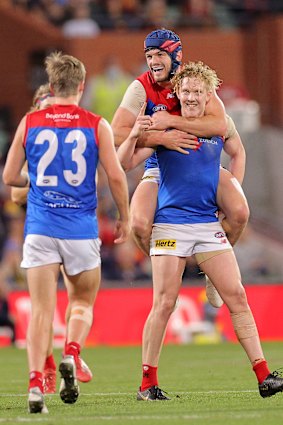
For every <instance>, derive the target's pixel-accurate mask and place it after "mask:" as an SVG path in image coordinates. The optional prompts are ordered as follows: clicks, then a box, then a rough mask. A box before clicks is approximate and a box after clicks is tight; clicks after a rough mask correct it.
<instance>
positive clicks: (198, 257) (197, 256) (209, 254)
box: [195, 248, 232, 264]
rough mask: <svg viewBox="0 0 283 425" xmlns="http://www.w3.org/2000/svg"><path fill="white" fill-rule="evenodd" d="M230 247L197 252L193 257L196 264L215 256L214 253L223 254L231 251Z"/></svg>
mask: <svg viewBox="0 0 283 425" xmlns="http://www.w3.org/2000/svg"><path fill="white" fill-rule="evenodd" d="M231 250H232V248H228V249H219V250H216V251H208V252H197V253H195V259H196V261H197V264H201V263H203V262H204V261H206V260H210V259H211V258H213V257H216V255H220V254H223V253H225V252H229V251H231Z"/></svg>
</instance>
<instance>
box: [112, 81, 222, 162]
mask: <svg viewBox="0 0 283 425" xmlns="http://www.w3.org/2000/svg"><path fill="white" fill-rule="evenodd" d="M145 102H146V93H145V89H144V87H143V85H142V84H141V83H140V82H139V81H137V80H135V81H134V82H133V83H132V84H131V85H130V86H129V87H128V89H127V91H126V93H125V95H124V97H123V100H122V102H121V104H120V106H119V108H118V109H117V111H116V112H115V114H114V117H113V120H112V122H111V127H112V130H113V133H114V139H115V145H116V146H120V145H122V144H123V143H124V140H126V139H127V137H128V136H129V134H130V131H131V129H132V128H133V126H134V124H135V121H136V118H137V116H138V115H139V112H140V109H141V106H142V105H143V104H144V103H145ZM167 115H169V114H167ZM166 128H167V127H166ZM162 130H163V129H162ZM214 134H216V133H214ZM136 145H137V147H149V148H154V147H156V146H159V145H163V146H165V147H166V148H167V149H173V150H177V151H179V152H182V153H184V154H187V152H186V151H185V150H184V148H188V149H195V148H196V147H197V145H198V141H197V139H196V137H195V136H194V135H192V134H188V133H187V132H185V131H179V130H172V131H170V132H164V131H158V130H152V129H150V131H144V132H142V134H140V136H139V137H138V140H137V141H136Z"/></svg>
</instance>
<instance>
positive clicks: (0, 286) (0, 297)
mask: <svg viewBox="0 0 283 425" xmlns="http://www.w3.org/2000/svg"><path fill="white" fill-rule="evenodd" d="M0 327H5V328H8V329H9V330H10V332H11V344H15V341H16V333H15V323H14V320H13V318H12V316H11V314H10V307H9V302H8V288H7V286H6V284H5V281H4V279H3V276H2V270H0Z"/></svg>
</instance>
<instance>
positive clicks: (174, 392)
mask: <svg viewBox="0 0 283 425" xmlns="http://www.w3.org/2000/svg"><path fill="white" fill-rule="evenodd" d="M257 392H258V390H223V391H214V390H211V391H170V394H174V395H180V394H182V395H190V394H192V395H193V394H242V393H257ZM131 394H135V393H134V392H127V393H122V392H118V393H117V392H116V393H96V392H95V393H80V395H81V396H86V397H93V396H103V397H104V396H105V397H107V396H124V395H131ZM26 396H27V394H8V393H2V394H1V393H0V397H26ZM56 396H58V394H47V397H56Z"/></svg>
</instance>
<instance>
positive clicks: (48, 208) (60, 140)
mask: <svg viewBox="0 0 283 425" xmlns="http://www.w3.org/2000/svg"><path fill="white" fill-rule="evenodd" d="M100 119H101V117H100V116H98V115H95V114H93V113H91V112H88V111H86V110H85V109H82V108H80V107H78V106H76V105H53V106H51V107H50V108H47V109H44V110H42V111H37V112H32V113H30V114H28V115H27V121H26V122H27V125H26V134H25V139H24V146H25V149H26V159H27V161H28V172H29V177H30V190H29V193H28V201H27V213H26V222H25V235H27V234H38V235H44V236H50V237H54V238H60V239H93V238H97V237H98V227H97V218H96V213H95V210H96V206H97V198H96V183H95V174H96V168H97V162H98V136H97V129H98V123H99V121H100Z"/></svg>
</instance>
